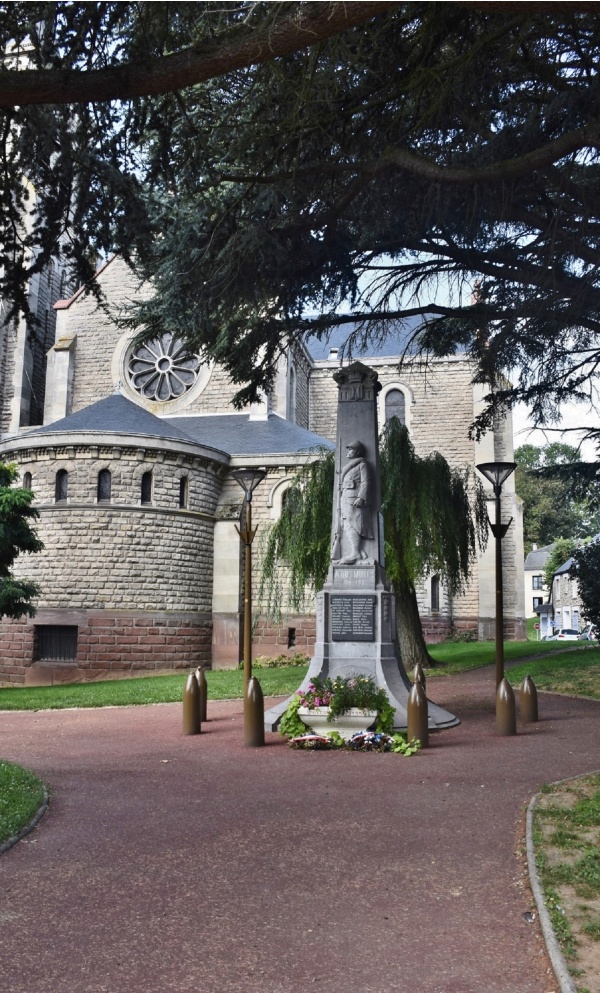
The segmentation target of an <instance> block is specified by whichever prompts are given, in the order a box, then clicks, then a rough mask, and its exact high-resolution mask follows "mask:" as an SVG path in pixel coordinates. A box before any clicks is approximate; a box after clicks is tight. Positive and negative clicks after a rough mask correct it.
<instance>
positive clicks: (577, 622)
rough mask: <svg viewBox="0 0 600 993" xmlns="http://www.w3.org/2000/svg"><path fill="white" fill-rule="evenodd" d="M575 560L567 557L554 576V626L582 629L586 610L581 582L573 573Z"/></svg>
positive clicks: (552, 600)
mask: <svg viewBox="0 0 600 993" xmlns="http://www.w3.org/2000/svg"><path fill="white" fill-rule="evenodd" d="M574 564H575V560H574V559H572V558H570V559H567V561H566V562H564V563H563V565H561V566H559V568H558V569H557V570H556V572H555V573H554V576H553V577H552V591H551V602H552V608H553V620H554V627H555V628H556V629H558V628H572V629H574V630H575V631H581V630H582V629H583V627H584V626H585V625H584V611H583V607H582V604H581V598H580V596H579V583H578V582H577V579H576V578H575V576H573V575H571V569H572V567H573V565H574Z"/></svg>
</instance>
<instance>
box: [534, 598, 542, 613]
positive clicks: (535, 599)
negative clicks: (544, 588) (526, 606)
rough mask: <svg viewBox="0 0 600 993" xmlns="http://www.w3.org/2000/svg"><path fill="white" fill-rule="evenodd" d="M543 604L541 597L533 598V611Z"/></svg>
mask: <svg viewBox="0 0 600 993" xmlns="http://www.w3.org/2000/svg"><path fill="white" fill-rule="evenodd" d="M543 602H544V598H543V597H541V596H534V598H533V609H534V610H535V608H536V607H541V606H542V604H543Z"/></svg>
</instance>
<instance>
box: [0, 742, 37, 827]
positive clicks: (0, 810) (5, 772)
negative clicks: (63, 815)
mask: <svg viewBox="0 0 600 993" xmlns="http://www.w3.org/2000/svg"><path fill="white" fill-rule="evenodd" d="M44 798H45V792H44V784H43V783H42V782H41V781H40V780H39V779H38V778H37V776H34V775H33V773H32V772H28V771H27V769H22V768H21V766H18V765H12V763H10V762H2V761H0V844H2V842H4V841H7V840H8V838H12V837H14V836H15V835H16V834H18V833H19V831H20V830H21V829H22V828H24V827H25V825H26V824H29V822H30V820H31V819H32V818H33V817H34V816H35V814H36V813H37V811H38V810H39V808H40V807H41V805H42V803H43V802H44Z"/></svg>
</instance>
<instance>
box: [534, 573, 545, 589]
mask: <svg viewBox="0 0 600 993" xmlns="http://www.w3.org/2000/svg"><path fill="white" fill-rule="evenodd" d="M531 588H532V589H533V590H541V589H543V588H544V577H543V576H532V577H531Z"/></svg>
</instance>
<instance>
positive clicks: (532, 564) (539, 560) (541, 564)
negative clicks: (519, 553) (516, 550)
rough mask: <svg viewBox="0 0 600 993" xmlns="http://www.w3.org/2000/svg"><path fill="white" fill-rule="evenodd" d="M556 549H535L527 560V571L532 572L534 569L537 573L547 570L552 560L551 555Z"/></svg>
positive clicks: (546, 546) (549, 546) (545, 546)
mask: <svg viewBox="0 0 600 993" xmlns="http://www.w3.org/2000/svg"><path fill="white" fill-rule="evenodd" d="M553 548H554V544H552V545H544V546H543V548H534V549H533V550H532V551H531V552H529V555H527V557H526V559H525V566H524V568H525V571H526V572H530V571H531V570H532V569H535V570H536V571H537V570H539V569H545V568H546V563H547V562H548V559H549V558H550V553H551V552H552V549H553Z"/></svg>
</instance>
